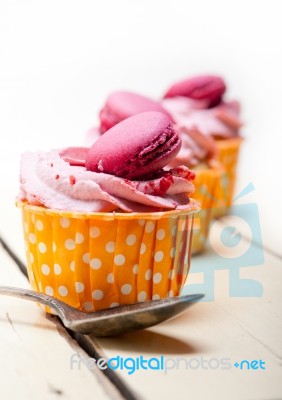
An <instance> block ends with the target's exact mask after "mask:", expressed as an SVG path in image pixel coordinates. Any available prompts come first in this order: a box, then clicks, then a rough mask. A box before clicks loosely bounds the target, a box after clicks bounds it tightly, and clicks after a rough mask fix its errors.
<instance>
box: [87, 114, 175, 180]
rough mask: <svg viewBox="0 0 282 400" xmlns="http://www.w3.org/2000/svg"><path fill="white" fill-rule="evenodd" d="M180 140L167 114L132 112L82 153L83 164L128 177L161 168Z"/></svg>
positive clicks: (93, 168) (142, 174)
mask: <svg viewBox="0 0 282 400" xmlns="http://www.w3.org/2000/svg"><path fill="white" fill-rule="evenodd" d="M180 147H181V141H180V138H179V136H178V133H177V131H176V130H175V129H174V127H173V123H172V121H171V119H169V117H167V116H166V115H165V114H162V113H160V112H154V111H152V112H147V113H141V114H137V115H134V116H133V117H130V118H127V119H126V120H124V121H122V122H120V123H119V124H117V125H115V126H114V127H113V128H111V129H109V130H108V131H107V132H106V133H104V134H103V135H102V136H101V137H100V138H99V139H98V140H97V141H96V142H95V144H94V145H93V146H92V148H91V149H90V151H89V152H88V154H87V157H86V168H87V169H88V170H91V171H94V172H105V173H110V174H114V175H116V176H121V177H124V178H128V179H138V178H140V177H142V176H146V175H149V174H150V173H152V172H154V171H157V170H158V169H161V168H163V167H164V166H165V165H166V164H168V162H169V161H170V160H171V159H172V158H174V157H175V156H176V154H177V153H178V152H179V150H180Z"/></svg>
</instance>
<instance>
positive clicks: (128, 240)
mask: <svg viewBox="0 0 282 400" xmlns="http://www.w3.org/2000/svg"><path fill="white" fill-rule="evenodd" d="M135 243H136V236H135V235H128V236H127V238H126V244H127V245H128V246H133V245H134V244H135Z"/></svg>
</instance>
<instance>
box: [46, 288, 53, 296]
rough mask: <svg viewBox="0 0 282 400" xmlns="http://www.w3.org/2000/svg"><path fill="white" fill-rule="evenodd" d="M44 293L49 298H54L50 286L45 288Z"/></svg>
mask: <svg viewBox="0 0 282 400" xmlns="http://www.w3.org/2000/svg"><path fill="white" fill-rule="evenodd" d="M45 293H46V294H48V295H49V296H54V289H53V288H51V286H46V288H45Z"/></svg>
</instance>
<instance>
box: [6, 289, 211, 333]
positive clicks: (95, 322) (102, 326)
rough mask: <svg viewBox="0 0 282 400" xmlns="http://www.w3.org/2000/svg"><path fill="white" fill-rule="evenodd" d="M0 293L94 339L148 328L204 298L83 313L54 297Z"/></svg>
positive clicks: (14, 291)
mask: <svg viewBox="0 0 282 400" xmlns="http://www.w3.org/2000/svg"><path fill="white" fill-rule="evenodd" d="M0 294H4V295H7V296H14V297H19V298H22V299H26V300H31V301H34V302H38V303H41V304H44V305H46V306H48V307H50V308H51V309H52V310H53V311H54V312H55V314H56V315H58V316H59V317H60V319H61V320H62V322H63V324H64V326H65V327H66V328H68V329H71V330H73V331H75V332H80V333H85V334H90V333H91V334H92V335H94V336H114V335H119V334H121V333H124V332H130V331H132V330H137V329H144V328H148V327H150V326H153V325H156V324H158V323H160V322H163V321H166V320H167V319H169V318H172V317H174V316H176V315H178V314H180V313H181V312H183V311H185V310H186V308H188V307H189V306H191V305H192V304H194V303H195V302H197V301H199V300H200V299H201V298H203V297H204V295H203V294H192V295H187V296H180V297H170V298H166V299H162V300H151V301H146V302H142V303H135V304H130V305H126V306H118V307H114V308H108V309H106V310H101V311H95V312H91V313H86V312H83V311H79V310H77V309H75V308H73V307H70V306H69V305H67V304H66V303H64V302H62V301H60V300H58V299H56V298H55V297H52V296H49V295H47V294H44V293H38V292H35V291H33V290H27V289H20V288H15V287H10V286H1V285H0Z"/></svg>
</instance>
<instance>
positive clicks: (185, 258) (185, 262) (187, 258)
mask: <svg viewBox="0 0 282 400" xmlns="http://www.w3.org/2000/svg"><path fill="white" fill-rule="evenodd" d="M188 261H189V257H188V254H185V257H184V264H188Z"/></svg>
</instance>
